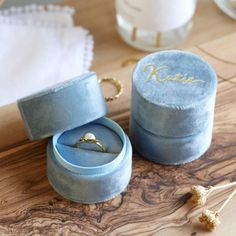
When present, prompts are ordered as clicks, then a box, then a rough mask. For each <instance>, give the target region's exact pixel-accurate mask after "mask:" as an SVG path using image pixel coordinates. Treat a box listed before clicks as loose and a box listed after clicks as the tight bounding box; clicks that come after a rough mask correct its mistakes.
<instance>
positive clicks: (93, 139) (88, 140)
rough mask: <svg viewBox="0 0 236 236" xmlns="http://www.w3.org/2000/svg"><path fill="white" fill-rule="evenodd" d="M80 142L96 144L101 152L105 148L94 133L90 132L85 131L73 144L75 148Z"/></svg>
mask: <svg viewBox="0 0 236 236" xmlns="http://www.w3.org/2000/svg"><path fill="white" fill-rule="evenodd" d="M80 143H91V144H96V145H97V146H98V147H99V148H100V150H101V151H102V152H105V151H106V149H105V147H104V145H103V144H102V143H101V142H100V141H99V140H98V139H96V137H95V135H94V134H92V133H86V134H85V135H84V136H82V137H81V138H80V139H79V141H78V142H77V143H76V144H75V146H76V147H77V148H79V147H80Z"/></svg>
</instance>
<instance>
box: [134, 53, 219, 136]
mask: <svg viewBox="0 0 236 236" xmlns="http://www.w3.org/2000/svg"><path fill="white" fill-rule="evenodd" d="M132 85H133V86H132V117H133V119H135V121H136V122H137V123H138V124H139V125H141V126H142V128H144V129H145V130H147V131H149V132H151V133H153V134H155V135H158V136H164V137H171V138H178V137H186V136H190V135H195V134H198V133H200V132H202V131H203V130H205V129H207V127H208V126H209V125H212V120H213V114H214V104H215V95H216V89H217V77H216V74H215V72H214V70H213V68H212V67H211V66H210V65H209V64H208V63H207V62H206V61H205V60H203V59H201V58H200V57H198V56H196V55H194V54H192V53H190V52H183V51H178V50H170V51H162V52H158V53H153V54H150V55H148V56H146V57H144V58H143V59H141V60H140V61H139V62H138V64H137V65H136V67H135V69H134V72H133V83H132Z"/></svg>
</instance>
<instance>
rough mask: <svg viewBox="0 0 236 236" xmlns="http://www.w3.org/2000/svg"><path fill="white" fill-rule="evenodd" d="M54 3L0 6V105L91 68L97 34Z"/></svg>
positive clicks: (68, 10)
mask: <svg viewBox="0 0 236 236" xmlns="http://www.w3.org/2000/svg"><path fill="white" fill-rule="evenodd" d="M73 14H74V9H73V8H70V7H60V6H54V5H48V6H37V5H30V6H25V7H12V8H10V9H5V10H1V11H0V81H1V87H0V106H3V105H6V104H9V103H13V102H15V101H16V100H17V99H19V98H22V97H24V96H27V95H30V94H32V93H34V92H37V91H40V90H42V89H44V88H46V87H49V86H52V85H54V84H56V83H59V82H62V81H65V80H68V79H71V78H73V77H75V76H77V75H81V74H83V73H85V72H87V71H88V70H89V67H90V65H91V62H92V58H93V38H92V36H91V35H90V34H89V32H88V31H87V30H86V29H84V28H82V27H80V26H78V27H75V26H74V24H73Z"/></svg>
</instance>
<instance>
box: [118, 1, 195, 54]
mask: <svg viewBox="0 0 236 236" xmlns="http://www.w3.org/2000/svg"><path fill="white" fill-rule="evenodd" d="M195 8H196V0H116V18H117V25H118V32H119V34H120V36H121V38H122V39H123V40H124V41H125V42H126V43H128V44H129V45H131V46H133V47H135V48H138V49H141V50H145V51H157V50H162V49H170V48H174V47H176V46H177V45H178V44H179V43H180V42H182V41H183V40H184V39H185V38H186V37H187V36H188V34H189V32H190V31H191V29H192V17H193V15H194V12H195Z"/></svg>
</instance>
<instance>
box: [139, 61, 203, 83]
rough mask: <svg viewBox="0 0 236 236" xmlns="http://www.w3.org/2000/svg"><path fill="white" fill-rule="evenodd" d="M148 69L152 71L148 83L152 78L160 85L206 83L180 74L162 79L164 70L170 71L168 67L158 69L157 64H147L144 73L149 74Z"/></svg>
mask: <svg viewBox="0 0 236 236" xmlns="http://www.w3.org/2000/svg"><path fill="white" fill-rule="evenodd" d="M148 68H151V70H150V73H149V75H148V78H147V81H150V80H151V79H152V77H154V78H155V80H156V81H157V82H160V83H163V82H166V81H173V82H178V83H204V82H205V81H204V80H198V79H194V77H193V76H188V75H187V74H185V75H183V74H181V73H178V74H176V75H167V76H165V77H164V78H162V79H161V78H160V74H159V72H160V71H162V70H166V69H168V67H167V66H160V67H156V65H155V64H147V65H145V66H144V68H143V70H144V72H147V70H148Z"/></svg>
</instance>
